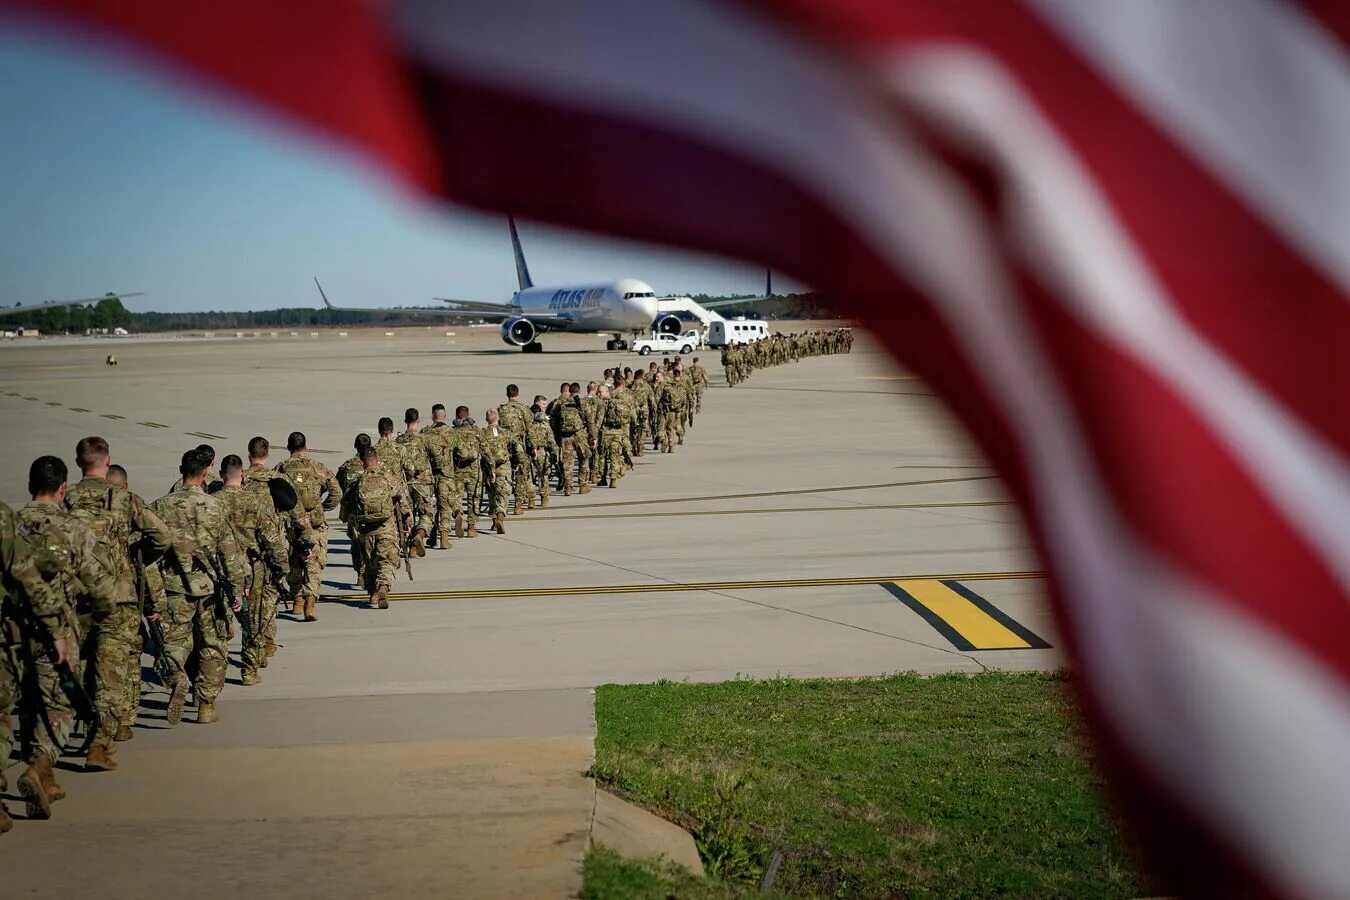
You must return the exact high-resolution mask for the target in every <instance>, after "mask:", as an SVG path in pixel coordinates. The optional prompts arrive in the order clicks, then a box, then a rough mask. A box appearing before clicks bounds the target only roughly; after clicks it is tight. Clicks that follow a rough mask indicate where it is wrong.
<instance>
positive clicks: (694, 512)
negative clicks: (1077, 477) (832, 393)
mask: <svg viewBox="0 0 1350 900" xmlns="http://www.w3.org/2000/svg"><path fill="white" fill-rule="evenodd" d="M640 503H641V501H636V503H635V504H634V505H637V504H640ZM1012 505H1013V502H1012V501H1011V500H959V501H958V500H952V501H948V502H946V503H876V504H866V505H861V504H853V505H851V506H783V507H775V508H773V509H680V510H674V511H672V512H627V513H596V514H595V515H586V514H583V515H572V514H562V515H541V514H539V513H531V514H530V521H531V522H571V521H573V520H574V519H647V518H652V517H661V516H756V515H764V514H766V513H813V512H860V511H866V510H869V509H874V510H875V509H956V508H960V507H965V506H1012Z"/></svg>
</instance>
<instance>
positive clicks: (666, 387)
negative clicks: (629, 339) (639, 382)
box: [656, 372, 678, 453]
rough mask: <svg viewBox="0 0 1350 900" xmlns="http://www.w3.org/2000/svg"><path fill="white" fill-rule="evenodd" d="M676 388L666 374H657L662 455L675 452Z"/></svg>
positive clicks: (657, 402) (658, 429) (657, 409)
mask: <svg viewBox="0 0 1350 900" xmlns="http://www.w3.org/2000/svg"><path fill="white" fill-rule="evenodd" d="M677 402H678V401H677V400H676V398H675V388H674V386H673V383H672V381H671V380H670V379H669V378H667V377H666V373H665V372H657V373H656V415H657V432H658V437H659V439H660V447H659V448H658V449H660V451H661V452H662V453H674V452H675V410H676V408H677Z"/></svg>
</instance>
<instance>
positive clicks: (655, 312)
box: [314, 217, 747, 353]
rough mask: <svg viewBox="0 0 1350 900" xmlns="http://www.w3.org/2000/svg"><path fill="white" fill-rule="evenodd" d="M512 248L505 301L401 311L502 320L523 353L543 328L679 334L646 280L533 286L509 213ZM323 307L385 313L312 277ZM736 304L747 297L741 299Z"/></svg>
mask: <svg viewBox="0 0 1350 900" xmlns="http://www.w3.org/2000/svg"><path fill="white" fill-rule="evenodd" d="M507 224H508V226H509V229H510V232H511V249H512V251H513V252H514V253H515V257H516V282H517V284H518V286H519V289H518V290H517V291H516V292H515V294H513V295H512V297H511V302H510V303H491V302H487V301H480V300H458V299H453V298H450V297H436V298H434V299H436V300H439V301H441V302H442V303H449V304H451V305H452V308H448V309H429V310H423V309H417V310H403V311H404V312H408V313H412V314H426V315H433V316H444V317H446V318H451V319H486V320H488V321H496V322H501V337H502V342H503V343H505V344H506V345H508V346H511V347H519V348H520V349H521V351H522V352H525V353H539V352H541V351H542V350H543V346H542V345H541V344H540V343H539V335H541V334H543V333H544V332H547V331H565V332H571V333H574V334H609V335H612V336H613V337H612V338H611V339H610V340H609V341H608V342H607V343H606V344H605V349H606V350H627V349H628V341H627V340H625V339H624V336H625V335H633V336H636V335H638V334H643V333H646V332H650V331H656V332H660V333H663V334H679V333H680V331H681V330H682V329H683V327H684V324H683V322H681V321H680V319H679V317H677V316H675V315H670V314H666V315H663V314H662V313H661V312H660V311H659V308H658V306H657V300H658V299H660V298H658V297H657V295H656V292H655V291H653V290H652V287H651V285H649V284H647V283H646V282H645V281H638V280H637V279H635V278H620V279H617V280H614V281H597V282H589V283H584V284H567V285H555V286H546V287H536V286H535V284H534V280H533V279H532V278H531V277H530V269H529V266H527V265H526V263H525V251H524V250H523V249H521V246H520V235H519V233H517V231H516V222H515V219H514V218H511V217H508V219H507ZM314 285H315V287H317V288H318V289H319V296H320V297H322V298H323V304H324V306H326V307H328V308H329V309H332V310H342V311H348V312H374V313H384V312H389V310H388V309H368V308H367V309H359V308H355V307H349V306H334V305H333V304H332V303H330V302H329V300H328V295H327V294H326V293H324V290H323V285H321V284H319V279H318V278H315V279H314ZM737 302H740V303H745V302H747V301H745V300H740V301H737Z"/></svg>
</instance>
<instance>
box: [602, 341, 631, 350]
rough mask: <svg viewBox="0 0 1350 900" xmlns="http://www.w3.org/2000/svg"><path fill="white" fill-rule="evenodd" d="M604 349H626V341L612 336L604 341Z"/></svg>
mask: <svg viewBox="0 0 1350 900" xmlns="http://www.w3.org/2000/svg"><path fill="white" fill-rule="evenodd" d="M605 349H606V350H627V349H628V342H627V341H625V340H621V339H619V338H614V339H613V340H609V341H605Z"/></svg>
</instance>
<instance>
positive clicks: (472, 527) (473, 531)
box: [464, 519, 478, 538]
mask: <svg viewBox="0 0 1350 900" xmlns="http://www.w3.org/2000/svg"><path fill="white" fill-rule="evenodd" d="M464 536H465V537H471V538H475V537H478V520H477V519H472V520H470V522H469V527H468V530H466V531H465V532H464Z"/></svg>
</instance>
